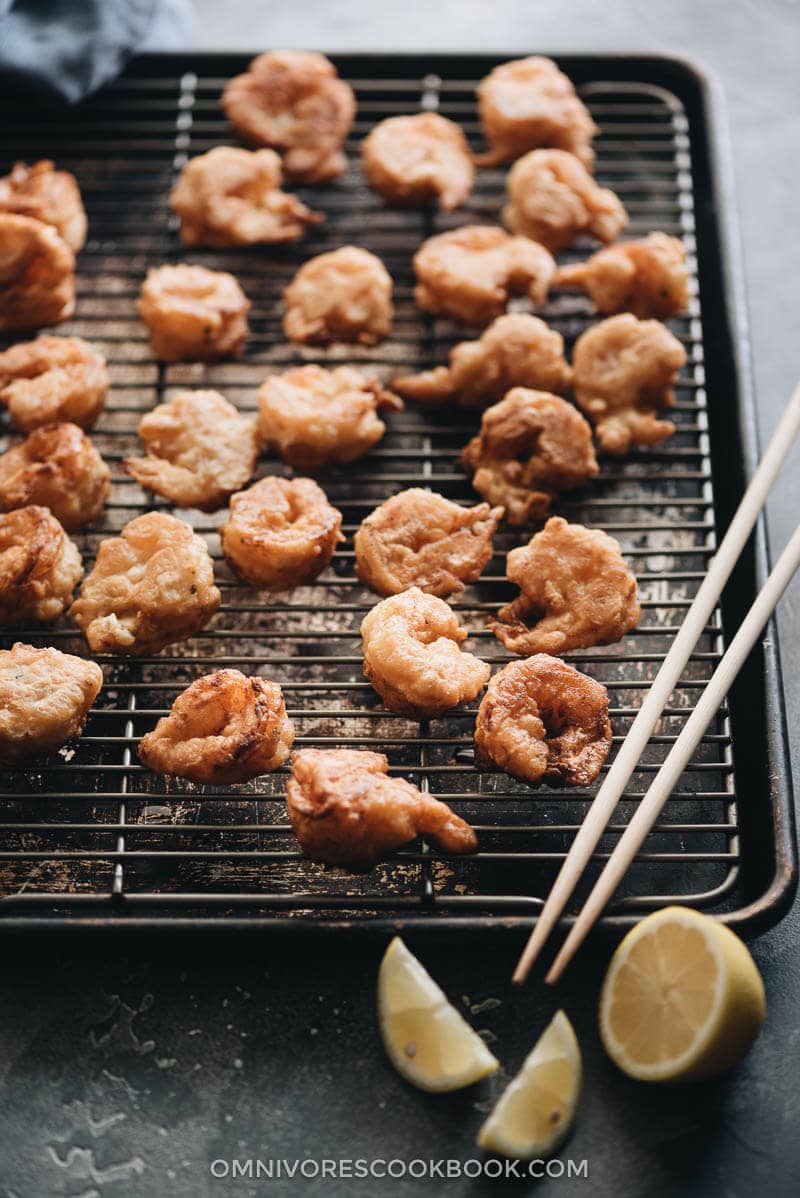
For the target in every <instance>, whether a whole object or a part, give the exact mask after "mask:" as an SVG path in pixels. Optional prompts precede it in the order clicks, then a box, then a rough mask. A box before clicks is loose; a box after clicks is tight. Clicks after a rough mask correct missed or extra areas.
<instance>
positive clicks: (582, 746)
mask: <svg viewBox="0 0 800 1198" xmlns="http://www.w3.org/2000/svg"><path fill="white" fill-rule="evenodd" d="M610 748H611V724H610V723H609V719H608V692H607V691H606V688H605V687H604V686H603V684H602V683H600V682H596V681H595V679H594V678H588V677H587V676H586V674H581V673H579V672H578V670H576V669H575V668H574V666H570V665H568V664H567V663H566V662H565V661H560V660H559V659H558V658H557V657H549V656H548V655H547V654H546V653H537V654H536V656H535V657H528V658H526V659H525V660H524V661H512V662H511V663H510V664H509V665H507V666H504V667H503V669H502V670H500V672H499V673H498V674H495V676H494V678H493V679H492V680H491V682H490V683H489V686H488V687H487V690H486V694H485V695H484V696H483V700H482V701H481V705H480V707H479V708H478V718H477V720H476V723H475V764H476V766H477V767H478V769H481V770H489V769H492V768H493V767H494V766H497V767H499V768H500V769H501V770H504V771H505V772H506V773H507V774H511V776H512V777H513V778H519V779H520V780H521V781H523V782H540V781H544V780H547V781H550V782H557V783H560V784H562V785H564V786H589V785H590V784H591V783H592V782H594V780H595V778H596V777H597V775H598V774H599V773H600V770H601V768H602V766H603V763H604V761H605V759H606V757H607V756H608V751H609V749H610Z"/></svg>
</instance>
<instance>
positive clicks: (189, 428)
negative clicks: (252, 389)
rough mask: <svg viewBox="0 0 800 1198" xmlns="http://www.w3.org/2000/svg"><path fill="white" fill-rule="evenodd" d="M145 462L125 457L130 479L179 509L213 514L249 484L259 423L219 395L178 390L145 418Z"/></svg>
mask: <svg viewBox="0 0 800 1198" xmlns="http://www.w3.org/2000/svg"><path fill="white" fill-rule="evenodd" d="M139 436H140V437H141V438H142V440H143V441H144V444H145V448H146V450H147V457H144V458H125V460H124V462H123V463H122V464H123V466H124V468H125V470H127V472H128V474H130V475H132V476H133V478H135V479H136V481H137V482H138V483H139V484H140V485H141V486H143V487H147V488H148V489H149V490H151V491H155V492H156V494H157V495H163V496H164V498H165V499H169V500H171V502H172V503H174V504H176V505H177V506H178V507H194V508H199V509H200V511H202V512H213V511H216V509H217V508H219V507H222V505H223V504H225V503H227V502H228V499H229V498H230V497H231V495H232V494H233V493H234V491H238V490H239V489H240V488H241V487H243V486H244V485H245V483H247V482H249V480H250V477H251V475H252V473H253V471H254V469H255V465H256V459H257V458H258V436H257V434H256V426H255V422H254V421H252V420H248V419H247V417H245V416H242V414H241V413H240V412H238V411H237V410H236V408H235V407H234V406H233V405H232V404H229V403H228V401H227V399H224V398H223V397H222V396H221V395H220V394H219V392H218V391H179V392H178V394H177V395H176V396H175V397H174V398H173V399H171V400H170V401H169V402H168V403H162V404H159V405H158V407H157V408H153V410H152V412H148V413H147V414H146V415H145V416H143V417H142V419H141V421H140V423H139Z"/></svg>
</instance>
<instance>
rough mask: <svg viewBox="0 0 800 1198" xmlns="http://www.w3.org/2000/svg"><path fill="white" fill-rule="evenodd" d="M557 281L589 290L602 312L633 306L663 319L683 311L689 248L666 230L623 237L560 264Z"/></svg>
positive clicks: (640, 313)
mask: <svg viewBox="0 0 800 1198" xmlns="http://www.w3.org/2000/svg"><path fill="white" fill-rule="evenodd" d="M554 285H555V286H558V287H575V288H578V290H580V291H585V292H586V293H587V294H588V295H589V297H590V299H591V300H592V302H593V304H594V306H595V308H596V309H597V311H598V312H602V313H603V314H606V313H609V314H610V313H614V312H633V314H634V316H639V317H648V316H654V317H656V318H657V319H659V320H667V319H668V318H669V317H670V316H676V315H677V314H678V313H679V312H683V311H684V310H685V309H686V307H687V306H688V303H689V299H690V294H689V271H688V269H687V267H686V250H685V248H684V245H683V242H682V241H679V240H678V238H677V237H668V236H667V234H666V233H651V234H650V235H649V236H648V237H643V238H641V239H640V240H639V241H622V242H620V243H619V245H611V246H608V247H607V248H606V249H604V250H598V251H597V253H596V254H592V256H591V258H588V259H587V260H586V261H585V262H576V263H574V264H573V265H572V266H562V267H560V268H559V270H558V271H556V277H555V281H554Z"/></svg>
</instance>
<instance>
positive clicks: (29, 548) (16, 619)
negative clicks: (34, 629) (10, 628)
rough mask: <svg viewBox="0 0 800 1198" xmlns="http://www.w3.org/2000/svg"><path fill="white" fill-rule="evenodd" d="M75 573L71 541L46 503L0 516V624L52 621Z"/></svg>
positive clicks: (77, 559)
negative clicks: (44, 505) (45, 505)
mask: <svg viewBox="0 0 800 1198" xmlns="http://www.w3.org/2000/svg"><path fill="white" fill-rule="evenodd" d="M81 574H83V565H82V564H81V555H80V553H79V552H78V548H77V546H76V545H75V544H74V543H73V542H72V541H71V540H70V539H69V537H68V536H67V534H66V533H65V532H64V529H63V528H62V527H61V525H60V524H59V522H58V520H56V518H55V516H52V515H51V514H50V512H49V511H48V510H47V508H46V507H37V506H36V505H35V504H34V505H32V506H30V507H21V508H16V509H15V510H14V511H13V512H8V513H7V514H6V515H3V516H0V624H6V625H7V624H25V623H27V622H28V621H32V622H35V623H37V624H52V622H53V621H54V620H57V619H58V618H59V616H60V615H61V614H62V612H63V611H64V610H65V609H66V608H67V607H69V604H70V602H71V600H72V592H73V591H74V590H75V585H76V583H77V581H78V579H79V578H80V576H81Z"/></svg>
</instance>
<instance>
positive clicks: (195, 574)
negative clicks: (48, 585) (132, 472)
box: [69, 512, 221, 656]
mask: <svg viewBox="0 0 800 1198" xmlns="http://www.w3.org/2000/svg"><path fill="white" fill-rule="evenodd" d="M220 602H221V596H220V593H219V591H218V590H217V588H216V586H215V585H214V566H213V563H212V561H211V555H210V554H209V552H208V549H207V548H206V543H205V541H203V540H202V539H201V538H200V537H199V536H197V535H196V534H195V533H194V532H192V530H191V528H190V527H189V525H188V524H184V522H183V520H178V519H177V518H176V517H175V516H168V515H166V514H165V513H163V512H147V513H146V514H145V515H143V516H136V517H135V518H134V519H133V520H131V521H129V523H128V524H126V525H125V527H124V528H123V530H122V532H121V533H120V535H119V536H118V537H109V538H108V539H107V540H105V541H101V542H100V546H99V548H98V550H97V559H96V561H95V565H94V569H93V570H92V571H91V573H90V574H88V575H87V576H86V578H85V579H84V581H83V585H82V586H81V589H80V593H79V595H78V598H77V599H76V600H75V602H74V603H73V605H72V607H71V608H70V610H69V614H70V616H71V618H72V619H73V620H74V621H75V623H76V624H77V625H78V627H79V628H80V629H81V630H82V631H83V634H84V636H85V637H86V640H87V642H88V644H89V648H90V649H91V650H92V652H93V653H118V654H130V655H131V656H140V655H141V654H143V653H157V652H158V651H159V649H163V648H164V647H165V646H166V645H171V644H174V643H175V641H183V640H186V639H187V638H188V637H190V636H193V635H194V633H196V632H199V631H200V629H201V628H203V627H204V626H205V625H206V624H207V623H208V621H209V620H210V619H211V617H212V616H213V614H214V612H215V611H216V610H217V608H218V607H219V605H220Z"/></svg>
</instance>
